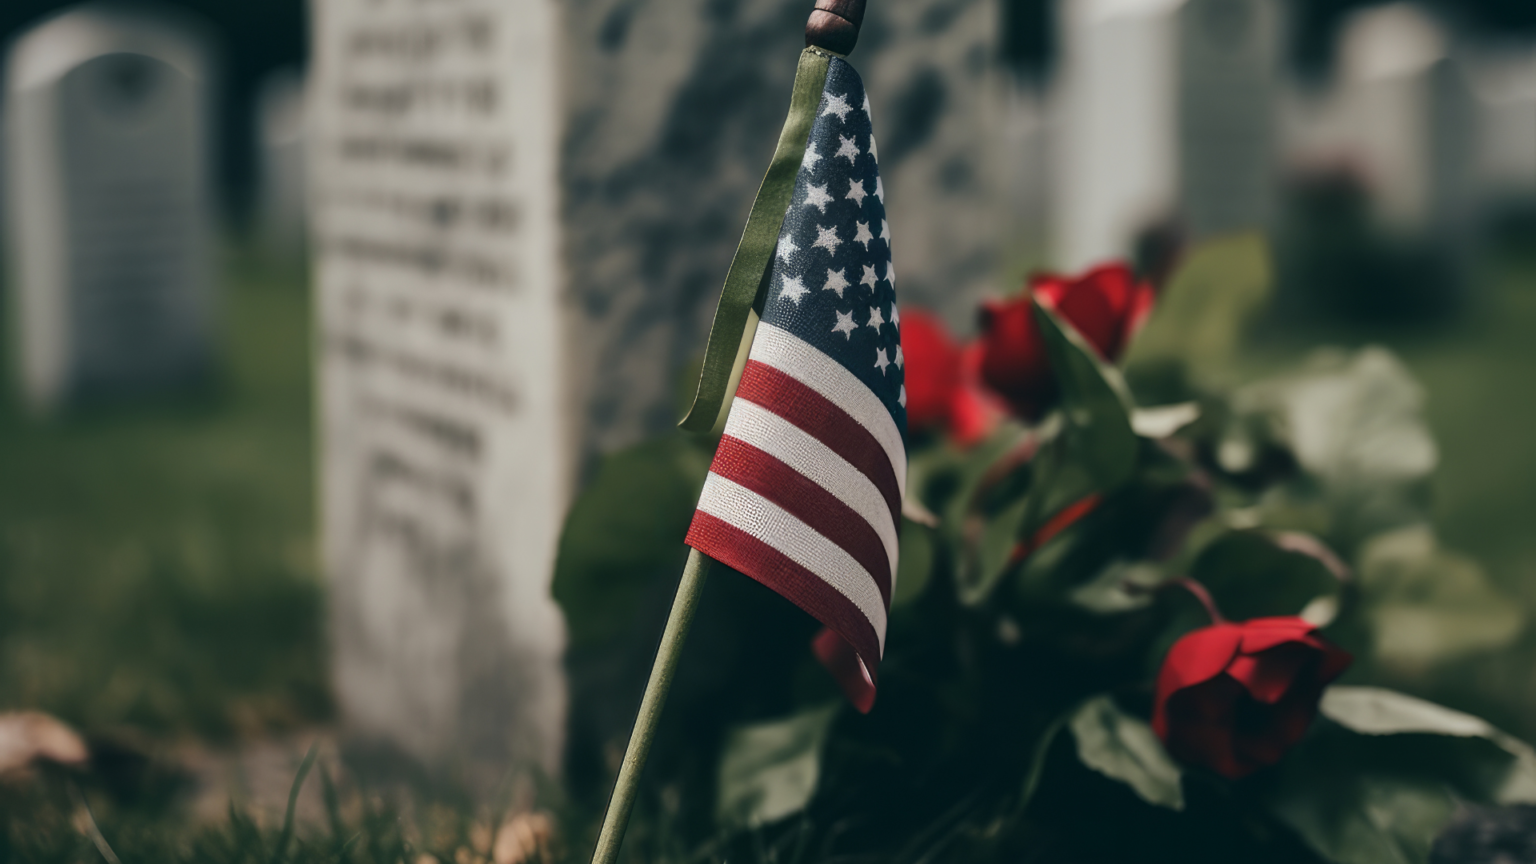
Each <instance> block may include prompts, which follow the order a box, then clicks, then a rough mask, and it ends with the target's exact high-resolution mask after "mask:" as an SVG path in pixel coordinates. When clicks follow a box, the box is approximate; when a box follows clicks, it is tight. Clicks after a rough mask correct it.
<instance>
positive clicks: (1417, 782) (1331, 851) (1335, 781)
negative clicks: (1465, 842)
mask: <svg viewBox="0 0 1536 864" xmlns="http://www.w3.org/2000/svg"><path fill="white" fill-rule="evenodd" d="M1320 712H1321V714H1322V715H1323V719H1321V720H1320V721H1319V722H1318V723H1317V724H1316V727H1315V728H1314V729H1313V732H1312V734H1311V735H1310V736H1309V737H1308V739H1307V740H1306V741H1304V742H1303V743H1302V744H1301V745H1300V746H1298V747H1297V748H1296V749H1295V750H1293V751H1292V752H1291V753H1290V754H1288V755H1287V756H1286V758H1285V760H1284V761H1282V762H1281V763H1280V765H1279V766H1278V767H1277V769H1276V770H1275V772H1274V773H1273V774H1272V775H1270V776H1269V777H1267V778H1255V780H1256V781H1258V782H1259V783H1260V787H1259V792H1260V797H1261V799H1262V800H1263V801H1264V802H1265V803H1266V805H1267V806H1268V807H1269V808H1270V810H1271V812H1273V813H1274V815H1275V816H1276V817H1277V818H1279V819H1280V820H1281V821H1282V822H1284V823H1286V824H1287V825H1289V826H1290V827H1291V828H1293V829H1295V830H1296V832H1297V833H1299V834H1300V835H1301V836H1302V838H1303V839H1304V840H1306V842H1307V843H1308V844H1309V845H1311V846H1312V848H1313V849H1315V850H1317V852H1318V853H1320V854H1321V855H1323V856H1324V857H1326V858H1328V859H1330V860H1332V861H1338V862H1341V864H1422V862H1426V861H1428V860H1429V852H1430V848H1431V847H1432V846H1433V844H1434V841H1435V838H1436V837H1438V836H1439V834H1440V832H1441V831H1442V830H1443V829H1444V827H1445V825H1446V823H1447V822H1449V821H1450V818H1451V815H1452V814H1453V813H1454V812H1455V809H1456V807H1457V806H1458V802H1460V801H1464V800H1465V801H1472V802H1476V803H1484V804H1488V803H1498V804H1511V803H1518V802H1528V801H1531V800H1532V798H1533V793H1536V770H1533V767H1532V766H1533V764H1536V757H1533V756H1532V753H1531V748H1530V747H1529V746H1527V745H1526V744H1525V743H1524V742H1521V741H1519V740H1517V739H1515V738H1513V737H1511V736H1508V735H1505V734H1504V733H1502V732H1500V731H1498V730H1497V729H1494V728H1493V727H1492V726H1490V725H1489V724H1488V723H1486V722H1484V721H1483V720H1480V719H1478V718H1476V717H1472V716H1470V715H1467V714H1463V713H1461V712H1459V711H1452V710H1450V709H1448V708H1444V707H1441V706H1439V705H1434V704H1432V703H1429V702H1425V701H1423V700H1421V699H1415V698H1413V697H1411V696H1406V695H1404V694H1401V693H1395V692H1392V691H1390V690H1382V689H1379V688H1375V687H1331V688H1329V689H1328V691H1327V692H1326V693H1325V694H1324V696H1323V699H1322V703H1321V705H1320Z"/></svg>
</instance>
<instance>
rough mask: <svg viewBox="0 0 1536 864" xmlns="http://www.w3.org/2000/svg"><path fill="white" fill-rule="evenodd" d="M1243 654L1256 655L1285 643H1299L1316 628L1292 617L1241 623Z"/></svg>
mask: <svg viewBox="0 0 1536 864" xmlns="http://www.w3.org/2000/svg"><path fill="white" fill-rule="evenodd" d="M1242 627H1243V653H1244V654H1258V653H1259V652H1261V651H1268V650H1269V649H1271V648H1274V647H1275V646H1277V645H1284V644H1285V643H1287V642H1300V641H1303V640H1304V639H1305V637H1306V636H1307V635H1308V634H1310V633H1311V632H1312V631H1314V630H1316V629H1317V627H1316V626H1314V625H1312V624H1311V623H1309V622H1307V621H1305V620H1303V619H1301V618H1296V617H1293V616H1285V617H1279V618H1255V619H1253V620H1251V621H1244V622H1243V625H1242Z"/></svg>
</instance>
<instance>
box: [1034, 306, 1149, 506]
mask: <svg viewBox="0 0 1536 864" xmlns="http://www.w3.org/2000/svg"><path fill="white" fill-rule="evenodd" d="M1035 319H1036V321H1038V322H1039V324H1040V333H1041V335H1042V336H1043V337H1044V338H1045V346H1046V351H1047V353H1048V354H1049V355H1050V358H1051V370H1052V372H1053V373H1054V374H1055V376H1056V382H1057V384H1058V385H1059V386H1060V388H1061V413H1062V417H1063V419H1064V420H1065V422H1066V426H1067V428H1066V430H1065V431H1064V433H1063V434H1064V435H1066V436H1067V437H1068V439H1069V440H1070V442H1071V445H1070V447H1071V451H1072V454H1071V455H1072V458H1073V460H1075V461H1076V462H1077V463H1078V464H1080V465H1081V466H1083V467H1084V468H1085V469H1086V470H1087V471H1088V473H1089V475H1090V476H1092V478H1093V480H1094V482H1095V484H1096V485H1097V486H1098V489H1099V490H1101V491H1109V490H1112V489H1114V488H1115V487H1116V486H1119V485H1120V484H1122V483H1124V482H1125V481H1126V480H1129V479H1130V477H1131V474H1132V473H1133V472H1134V471H1135V469H1136V454H1137V450H1138V448H1139V446H1140V445H1139V443H1138V440H1137V437H1136V432H1135V430H1134V429H1132V428H1131V397H1130V393H1129V391H1128V390H1127V389H1126V386H1125V381H1124V380H1123V379H1122V378H1121V377H1120V371H1119V370H1118V369H1115V368H1114V367H1112V366H1109V365H1108V364H1105V363H1104V362H1102V361H1101V360H1100V359H1099V356H1098V353H1097V352H1096V351H1094V349H1093V348H1092V347H1091V346H1089V345H1088V343H1087V342H1085V341H1083V337H1082V336H1081V335H1079V334H1078V332H1077V331H1076V330H1074V329H1072V327H1070V326H1068V325H1065V324H1063V323H1062V322H1061V321H1060V320H1058V319H1057V317H1056V315H1055V313H1053V312H1051V311H1050V310H1048V309H1045V308H1044V307H1042V306H1040V305H1039V304H1036V305H1035Z"/></svg>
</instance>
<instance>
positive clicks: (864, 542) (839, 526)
mask: <svg viewBox="0 0 1536 864" xmlns="http://www.w3.org/2000/svg"><path fill="white" fill-rule="evenodd" d="M709 470H710V472H711V473H714V474H719V475H720V476H721V477H724V478H725V479H727V480H733V481H735V482H737V483H740V484H741V485H742V486H745V487H746V488H748V489H751V490H752V491H753V492H756V493H757V494H759V495H761V496H763V497H764V498H767V499H768V500H769V501H772V502H773V503H775V504H777V505H779V506H780V507H783V508H784V509H785V510H787V511H788V512H789V514H790V515H791V516H794V517H795V518H796V519H799V520H800V521H801V522H804V523H805V524H806V525H809V526H810V527H811V528H812V529H813V530H815V531H816V532H817V533H819V534H821V535H822V536H823V537H825V538H827V539H828V540H831V541H832V542H833V543H836V544H837V545H838V546H841V547H842V549H843V551H844V552H847V553H848V554H849V555H851V556H853V560H855V561H857V562H859V563H860V564H862V565H863V566H864V569H865V570H868V571H869V575H871V576H873V577H874V579H875V585H876V586H878V587H879V588H880V599H882V600H884V601H885V606H886V608H887V609H889V608H890V606H891V576H892V574H891V558H890V556H889V555H887V554H886V552H885V544H884V543H882V542H881V541H880V535H879V534H876V533H875V529H874V527H873V526H871V525H870V524H869V522H868V521H867V520H865V518H864V517H863V516H860V515H859V513H858V511H856V510H854V509H853V508H852V507H849V506H848V505H847V504H844V503H843V502H842V501H841V500H839V499H838V497H837V496H836V495H833V494H832V493H831V492H828V491H827V490H826V489H825V488H824V487H822V486H821V485H820V484H819V483H817V482H816V481H814V480H812V479H810V478H809V477H806V476H805V475H804V474H801V473H800V472H798V471H796V470H795V469H793V468H791V467H789V466H788V465H786V464H784V463H783V462H781V461H779V459H778V458H777V457H775V456H773V455H772V454H770V453H765V452H763V451H762V450H759V449H758V448H756V447H753V446H752V445H751V444H748V443H747V442H745V441H742V440H741V439H739V438H732V437H731V436H729V435H726V436H725V437H723V438H721V439H720V446H719V448H718V449H716V450H715V462H714V464H713V465H711V466H710V467H709Z"/></svg>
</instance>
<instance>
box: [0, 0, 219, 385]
mask: <svg viewBox="0 0 1536 864" xmlns="http://www.w3.org/2000/svg"><path fill="white" fill-rule="evenodd" d="M209 62H210V61H209V58H208V54H207V48H206V43H205V42H204V40H203V38H202V36H201V35H200V33H199V31H198V30H197V28H196V27H195V26H194V25H191V24H188V23H185V22H182V21H180V20H179V19H176V18H174V17H170V16H168V15H160V14H156V13H151V12H146V11H135V10H133V9H130V8H126V7H124V8H120V7H116V6H105V5H104V6H84V7H79V8H77V9H75V10H73V11H69V12H66V13H64V14H61V15H58V16H56V17H54V18H51V19H49V20H47V21H45V22H43V23H41V24H39V25H37V26H36V27H34V28H33V29H32V30H31V31H29V32H27V33H25V34H24V35H22V36H21V37H20V38H19V39H18V40H17V41H16V42H15V44H14V45H12V46H11V49H10V53H9V57H8V60H7V66H6V99H5V112H6V120H5V131H6V138H7V140H6V147H5V151H6V183H5V190H6V198H7V202H6V203H7V211H8V212H7V217H8V218H7V220H6V224H7V246H8V255H7V258H8V259H9V261H10V265H11V268H12V270H11V279H10V283H11V286H12V290H13V291H14V292H15V297H14V303H13V305H12V308H13V309H14V310H15V312H16V316H15V320H14V321H13V326H14V328H15V330H16V332H17V336H18V337H19V338H18V339H17V344H18V345H19V349H20V350H19V354H20V356H19V358H18V360H19V362H18V364H17V366H18V368H19V370H20V373H21V377H22V384H23V391H24V392H25V394H26V396H27V397H28V399H29V401H30V402H31V403H32V404H33V405H34V406H35V407H37V408H39V409H43V410H46V409H48V408H51V407H53V406H56V405H58V404H60V403H62V402H66V401H69V400H73V399H75V398H77V397H88V396H91V395H94V394H103V395H110V394H122V393H128V392H136V391H141V390H145V389H152V388H157V387H163V386H166V385H173V384H176V383H179V382H184V381H187V380H188V379H194V378H197V377H199V376H201V375H202V374H204V373H205V371H206V368H207V366H208V363H209V358H210V354H211V351H212V347H213V346H212V343H213V333H212V318H213V312H214V309H213V305H214V297H213V286H212V281H211V272H210V261H209V253H210V249H209V241H210V234H211V229H212V225H211V222H212V219H213V208H212V206H211V202H210V189H209V174H210V170H209V167H210V166H209V163H210V153H209V149H210V148H209V143H210V142H209V136H210V124H209V110H208V109H209V105H208V95H209V91H210V87H209V76H210V66H209Z"/></svg>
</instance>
